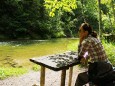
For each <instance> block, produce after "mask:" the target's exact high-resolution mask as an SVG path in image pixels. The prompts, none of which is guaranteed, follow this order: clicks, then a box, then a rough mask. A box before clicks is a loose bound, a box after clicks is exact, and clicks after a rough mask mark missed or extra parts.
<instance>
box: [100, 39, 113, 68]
mask: <svg viewBox="0 0 115 86" xmlns="http://www.w3.org/2000/svg"><path fill="white" fill-rule="evenodd" d="M102 43H103V46H104V48H105V51H106V53H107V56H108V58H109V60H110V62H111V63H112V64H113V66H115V43H111V42H109V43H108V42H106V41H104V40H103V42H102Z"/></svg>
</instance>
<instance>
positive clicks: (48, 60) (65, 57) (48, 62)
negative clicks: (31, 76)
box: [30, 51, 79, 86]
mask: <svg viewBox="0 0 115 86" xmlns="http://www.w3.org/2000/svg"><path fill="white" fill-rule="evenodd" d="M77 56H78V55H77V52H73V51H68V52H65V53H62V54H55V55H50V56H42V57H35V58H31V59H30V61H31V62H33V63H36V64H38V65H40V66H41V74H40V86H45V68H49V69H51V70H54V71H62V73H61V84H60V86H65V77H66V70H67V69H69V83H68V86H71V82H72V73H73V66H75V65H77V64H79V61H78V60H77Z"/></svg>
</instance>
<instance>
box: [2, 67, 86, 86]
mask: <svg viewBox="0 0 115 86" xmlns="http://www.w3.org/2000/svg"><path fill="white" fill-rule="evenodd" d="M82 71H85V70H84V69H81V68H79V67H78V66H75V67H74V69H73V77H72V85H71V86H74V84H75V80H76V78H77V75H78V73H80V72H82ZM60 77H61V71H57V72H56V71H52V70H49V69H46V76H45V86H60V81H61V78H60ZM68 77H69V71H68V70H67V72H66V81H65V86H68ZM39 83H40V71H38V72H35V71H30V72H28V73H26V74H24V75H21V76H18V77H10V78H7V79H5V80H0V86H40V84H39Z"/></svg>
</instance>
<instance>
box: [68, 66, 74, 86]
mask: <svg viewBox="0 0 115 86" xmlns="http://www.w3.org/2000/svg"><path fill="white" fill-rule="evenodd" d="M72 74H73V67H70V68H69V82H68V86H71V82H72Z"/></svg>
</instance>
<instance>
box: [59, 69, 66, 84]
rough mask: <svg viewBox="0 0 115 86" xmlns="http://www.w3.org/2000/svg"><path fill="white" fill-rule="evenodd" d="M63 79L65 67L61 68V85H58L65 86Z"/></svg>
mask: <svg viewBox="0 0 115 86" xmlns="http://www.w3.org/2000/svg"><path fill="white" fill-rule="evenodd" d="M65 79H66V69H64V70H62V73H61V85H60V86H65Z"/></svg>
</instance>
